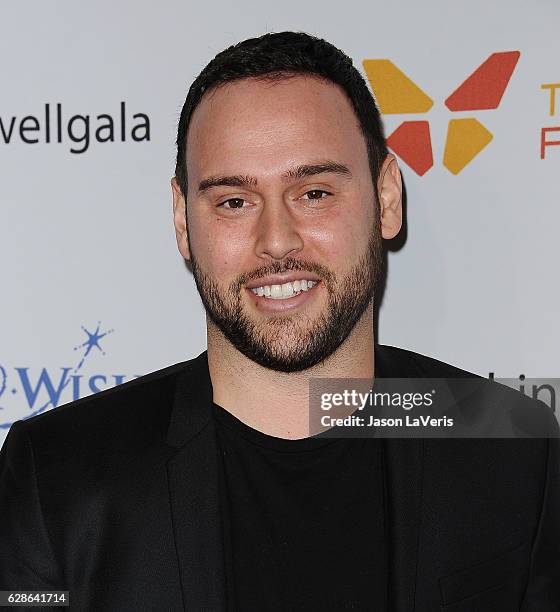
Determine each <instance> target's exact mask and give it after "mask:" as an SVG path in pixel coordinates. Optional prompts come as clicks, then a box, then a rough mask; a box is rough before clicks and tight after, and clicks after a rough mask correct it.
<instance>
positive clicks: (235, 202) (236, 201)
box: [219, 198, 245, 210]
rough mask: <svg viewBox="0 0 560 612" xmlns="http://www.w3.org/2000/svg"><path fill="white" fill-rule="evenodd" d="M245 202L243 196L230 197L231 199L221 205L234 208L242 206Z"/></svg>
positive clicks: (230, 208)
mask: <svg viewBox="0 0 560 612" xmlns="http://www.w3.org/2000/svg"><path fill="white" fill-rule="evenodd" d="M243 202H245V200H243V199H242V198H230V199H229V200H226V201H225V202H222V203H221V204H220V205H219V206H224V208H227V209H229V210H232V209H234V208H242V207H243ZM225 204H229V206H225Z"/></svg>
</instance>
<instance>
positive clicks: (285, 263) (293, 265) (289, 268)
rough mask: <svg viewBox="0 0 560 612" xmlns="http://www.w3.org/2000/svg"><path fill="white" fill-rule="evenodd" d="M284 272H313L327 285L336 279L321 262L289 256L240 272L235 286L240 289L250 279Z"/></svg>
mask: <svg viewBox="0 0 560 612" xmlns="http://www.w3.org/2000/svg"><path fill="white" fill-rule="evenodd" d="M283 272H313V273H314V274H316V275H317V276H319V277H321V278H322V279H323V280H324V281H325V283H326V284H327V285H329V284H330V283H332V281H333V279H334V274H333V273H332V272H331V271H330V270H329V269H328V268H326V267H325V266H322V265H321V264H318V263H316V262H313V261H310V260H302V259H294V258H292V257H288V258H286V259H284V260H282V261H275V262H271V263H270V264H268V265H266V266H262V267H260V268H257V269H255V270H252V271H251V272H245V273H243V274H240V275H239V277H238V278H237V280H236V281H235V283H234V287H235V289H236V290H238V289H241V287H242V286H243V285H245V284H246V283H247V282H249V281H252V280H255V279H258V278H262V277H263V276H271V275H273V274H282V273H283Z"/></svg>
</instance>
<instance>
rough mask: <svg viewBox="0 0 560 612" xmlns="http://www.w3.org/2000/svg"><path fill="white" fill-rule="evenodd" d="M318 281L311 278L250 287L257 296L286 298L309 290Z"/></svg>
mask: <svg viewBox="0 0 560 612" xmlns="http://www.w3.org/2000/svg"><path fill="white" fill-rule="evenodd" d="M317 282H318V281H311V280H296V281H292V282H290V283H283V284H282V285H263V286H262V287H254V288H252V289H250V291H252V292H253V293H254V294H255V295H258V296H259V297H265V298H269V299H271V300H287V299H289V298H291V297H294V296H295V295H299V294H300V293H303V292H306V291H309V290H310V289H312V288H313V287H314V286H315V285H316V284H317Z"/></svg>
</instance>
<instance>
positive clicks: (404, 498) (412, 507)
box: [375, 344, 425, 612]
mask: <svg viewBox="0 0 560 612" xmlns="http://www.w3.org/2000/svg"><path fill="white" fill-rule="evenodd" d="M392 355H393V354H390V353H388V352H387V351H386V350H385V349H384V348H383V346H382V345H377V344H376V345H375V375H376V376H379V377H383V378H409V377H411V376H421V374H420V373H418V372H415V371H412V370H411V369H410V368H409V367H407V366H406V365H405V364H403V363H402V362H400V361H399V360H396V359H395V358H394V356H392ZM424 442H425V441H424V439H419V438H402V439H401V438H386V439H384V440H383V443H384V456H385V470H386V472H385V474H386V491H387V512H386V516H387V523H388V534H387V535H388V553H389V554H388V563H389V568H388V569H389V609H390V610H391V612H413V610H414V609H415V592H416V566H417V562H418V543H419V536H420V517H421V504H422V476H423V473H424Z"/></svg>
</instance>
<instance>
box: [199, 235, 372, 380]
mask: <svg viewBox="0 0 560 612" xmlns="http://www.w3.org/2000/svg"><path fill="white" fill-rule="evenodd" d="M381 249H382V246H381V235H380V231H379V230H377V229H376V228H374V229H373V230H372V233H371V236H370V240H369V243H368V248H367V250H366V252H365V253H364V254H363V255H362V256H361V257H360V259H359V261H358V262H357V263H356V265H354V266H353V267H352V269H351V270H350V272H349V273H348V274H347V275H346V276H345V277H344V279H343V282H342V283H336V282H335V279H334V277H333V274H332V273H331V272H330V271H329V270H328V269H327V268H325V267H324V266H320V265H318V264H315V263H312V262H306V261H302V260H295V259H291V258H287V259H285V260H284V261H283V263H280V262H274V263H271V264H270V265H268V266H266V267H265V268H260V269H259V270H255V271H254V272H252V273H251V274H250V275H247V274H245V275H241V276H240V277H239V279H238V280H237V281H235V282H234V283H232V284H231V285H230V288H229V290H228V291H227V292H226V294H225V295H222V293H221V291H220V289H219V287H218V285H217V284H216V283H215V282H214V280H213V279H211V278H210V277H209V276H208V275H207V274H206V273H205V272H203V271H202V270H201V268H200V266H199V265H198V263H197V261H196V259H195V257H194V255H193V254H192V253H191V263H192V271H193V276H194V279H195V283H196V286H197V288H198V292H199V294H200V297H201V300H202V303H203V305H204V308H205V309H206V312H207V313H208V316H209V317H210V319H211V320H212V321H213V322H214V323H215V325H216V326H217V327H218V329H220V331H221V332H222V333H223V334H224V336H225V337H226V338H227V339H228V340H229V341H230V342H231V343H232V344H233V346H235V348H236V349H237V350H238V351H240V352H241V353H243V355H245V356H246V357H248V358H249V359H251V360H252V361H254V362H256V363H258V364H260V365H262V366H264V367H265V368H270V369H271V370H277V371H279V372H299V371H302V370H306V369H308V368H310V367H312V366H314V365H316V364H318V363H320V362H321V361H323V360H325V359H326V358H327V357H329V355H331V354H332V353H334V351H335V350H336V349H337V348H338V347H339V346H340V345H341V344H342V343H343V342H344V340H345V339H346V338H347V337H348V335H349V334H350V332H351V331H352V329H353V328H354V326H355V325H356V323H357V322H358V321H359V319H360V317H361V316H362V315H363V314H364V312H365V310H366V308H367V307H368V305H369V303H370V301H371V300H372V299H373V296H374V293H375V287H376V283H377V280H378V278H379V273H380V271H381V262H382V253H381ZM288 270H292V271H295V270H298V271H307V272H314V273H315V274H317V275H318V276H319V277H320V278H321V279H322V281H323V282H324V283H325V285H326V288H327V292H328V306H327V312H326V313H323V314H321V315H320V316H319V317H318V319H317V320H316V321H315V322H314V323H313V324H312V325H311V326H310V327H309V328H308V329H306V328H303V327H302V326H301V325H300V324H299V323H298V321H299V322H301V321H302V320H303V321H305V320H308V317H307V315H306V314H305V313H302V312H298V313H294V314H289V315H282V316H270V317H268V318H267V321H266V323H265V324H264V325H266V328H267V333H265V334H263V333H262V331H261V330H260V328H259V325H258V324H255V323H253V322H251V321H250V320H249V319H248V318H247V316H246V315H245V314H244V312H243V309H242V301H241V291H242V290H244V287H243V285H244V284H245V283H247V282H248V281H249V280H251V279H257V278H262V277H263V276H266V275H270V274H279V273H281V272H286V271H288ZM339 284H340V285H341V286H340V287H339V286H338V285H339ZM267 338H268V339H267ZM283 338H284V339H285V338H291V339H292V342H290V343H287V342H285V340H283ZM293 338H295V339H296V340H297V341H296V342H295V343H294V342H293Z"/></svg>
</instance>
